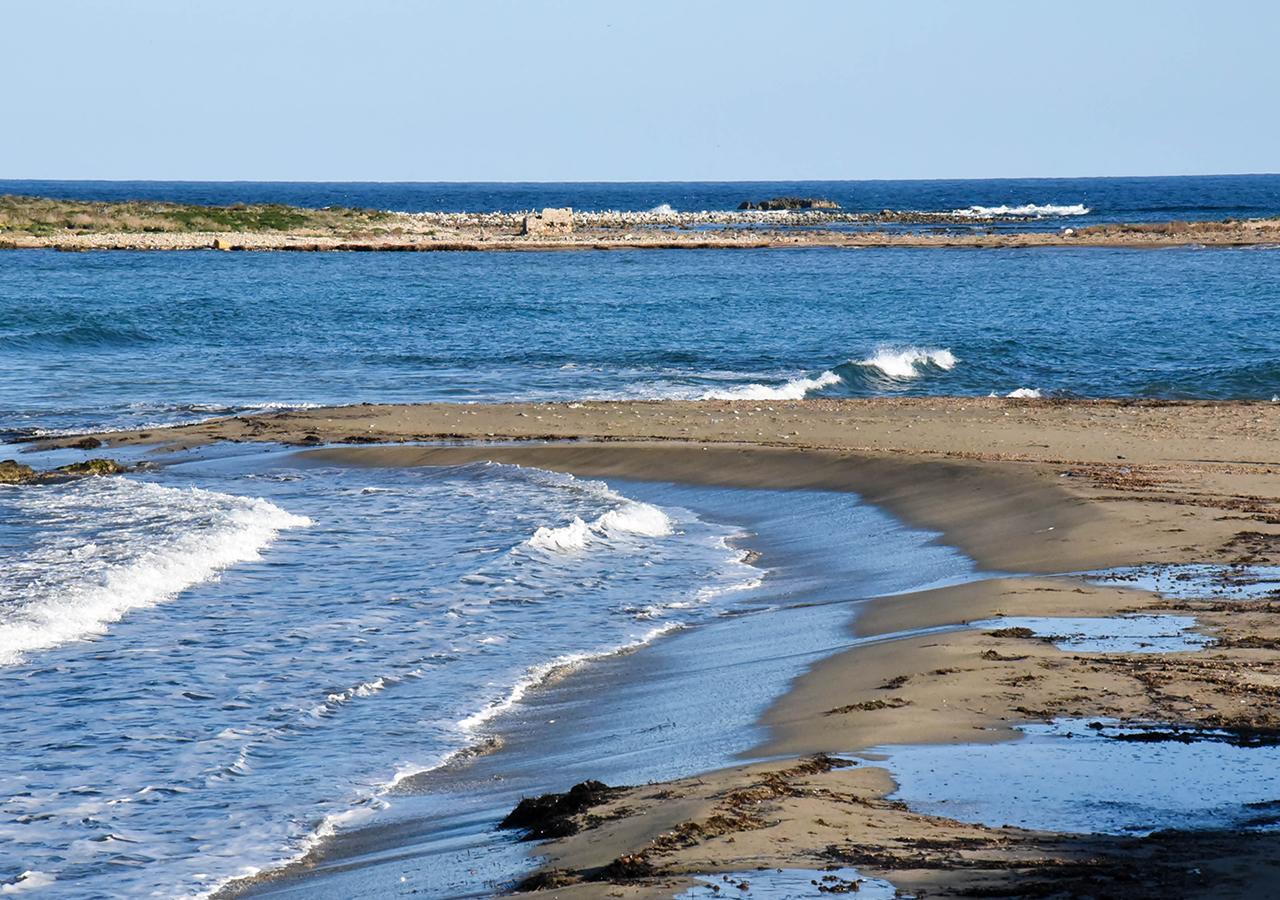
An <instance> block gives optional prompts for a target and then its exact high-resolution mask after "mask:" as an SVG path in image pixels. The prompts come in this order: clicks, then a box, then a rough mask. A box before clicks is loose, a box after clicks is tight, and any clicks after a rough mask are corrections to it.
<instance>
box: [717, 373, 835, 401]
mask: <svg viewBox="0 0 1280 900" xmlns="http://www.w3.org/2000/svg"><path fill="white" fill-rule="evenodd" d="M843 380H844V379H843V378H841V377H840V376H839V375H837V374H836V373H835V372H831V371H826V372H823V373H822V374H821V375H818V376H816V377H813V378H809V377H802V378H793V379H791V380H790V381H788V382H785V383H784V384H776V385H775V384H761V383H753V384H744V385H740V386H738V387H734V388H727V389H724V390H716V391H708V392H707V393H705V394H703V395H702V396H701V398H699V399H702V400H803V399H804V398H805V397H806V396H807V395H808V394H809V392H810V391H818V390H821V389H822V388H825V387H831V386H832V385H836V384H839V383H840V382H842V381H843Z"/></svg>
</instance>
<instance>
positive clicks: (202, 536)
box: [0, 478, 311, 665]
mask: <svg viewBox="0 0 1280 900" xmlns="http://www.w3.org/2000/svg"><path fill="white" fill-rule="evenodd" d="M11 496H12V500H13V503H14V505H15V506H16V507H17V509H18V511H19V513H20V514H21V515H23V516H24V517H30V518H31V520H32V521H37V522H39V521H46V522H52V523H55V529H56V530H52V531H51V533H47V534H45V535H43V536H41V537H40V538H38V539H37V542H36V545H35V547H34V548H33V549H32V550H31V552H29V553H28V554H27V555H26V556H24V557H23V558H22V559H19V560H18V561H17V562H16V563H14V564H12V565H10V566H8V567H7V569H6V571H5V572H3V573H2V574H0V598H2V599H3V600H4V601H5V602H4V603H2V604H0V609H4V610H5V612H4V614H3V616H0V665H14V664H17V663H19V662H21V661H22V660H23V659H24V658H25V657H26V656H27V655H28V654H29V653H31V652H33V651H37V650H46V649H49V648H51V647H56V646H58V645H60V644H65V643H68V642H70V641H74V640H81V639H84V638H88V637H92V636H93V635H99V634H102V633H104V632H105V631H106V629H107V626H108V625H110V624H111V623H112V622H116V621H119V620H120V619H121V618H122V617H124V616H125V615H126V614H127V613H128V612H129V611H130V610H133V609H137V608H140V607H146V606H154V605H155V604H157V603H162V602H164V601H167V600H171V599H173V598H174V597H176V596H177V595H178V594H180V593H181V592H182V591H185V590H187V589H188V588H191V587H194V586H195V585H197V584H200V583H201V582H204V581H209V580H212V579H214V578H216V577H217V576H218V575H219V574H220V573H221V572H222V571H223V570H225V569H227V568H229V567H230V566H233V565H235V564H236V563H240V562H248V561H250V560H255V559H258V558H259V556H260V552H261V551H262V550H263V549H264V548H265V547H266V546H267V545H268V544H270V543H271V542H272V541H274V540H275V538H276V535H277V534H278V533H279V532H280V531H282V530H285V529H289V528H302V527H306V526H308V525H310V524H311V520H310V519H308V518H306V517H305V516H296V515H293V514H292V513H289V512H286V511H285V510H283V509H281V508H280V507H278V506H276V505H275V504H273V503H269V502H267V501H266V500H262V499H257V498H253V497H237V496H233V495H231V494H222V493H218V492H216V491H206V490H201V489H199V488H189V489H186V490H183V489H179V488H171V487H163V486H161V485H157V484H151V483H149V482H140V481H132V480H129V479H126V478H113V479H98V478H93V479H86V480H84V481H79V482H75V483H73V484H70V485H65V486H59V487H57V488H51V489H44V490H40V491H21V492H14V493H13V494H12V495H11ZM140 522H145V523H146V528H145V529H141V528H140V527H139V523H140ZM64 523H65V524H67V526H68V527H67V528H66V530H64V529H63V528H61V527H59V526H62V525H63V524H64ZM156 526H159V527H158V528H157V527H156Z"/></svg>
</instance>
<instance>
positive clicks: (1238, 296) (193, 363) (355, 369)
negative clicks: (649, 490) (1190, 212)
mask: <svg viewBox="0 0 1280 900" xmlns="http://www.w3.org/2000/svg"><path fill="white" fill-rule="evenodd" d="M0 358H2V359H3V366H2V367H0V432H8V433H15V432H17V433H23V432H27V433H30V432H32V431H36V430H45V431H47V430H81V429H91V428H102V427H111V426H137V425H151V424H163V423H171V422H179V421H191V420H194V419H199V418H204V417H208V416H212V415H218V414H225V413H227V412H233V411H238V410H244V409H253V408H262V407H264V406H271V405H290V404H327V403H341V402H358V401H399V402H415V401H427V400H446V401H485V400H508V399H557V400H574V399H582V398H660V397H676V398H695V397H752V398H758V399H768V398H800V397H815V396H874V395H906V394H917V395H920V394H948V395H974V396H986V395H988V394H992V393H995V394H997V395H1001V396H1004V395H1008V394H1011V393H1015V392H1021V394H1022V395H1027V394H1032V395H1034V394H1035V393H1037V392H1038V393H1040V394H1042V395H1045V396H1052V395H1061V396H1081V397H1134V396H1150V397H1217V398H1246V399H1259V400H1269V399H1270V398H1272V397H1273V396H1275V395H1276V394H1278V393H1280V252H1276V251H1274V250H1268V249H1255V250H1201V249H1195V248H1180V249H1173V250H1104V249H1063V250H1052V249H1033V250H1008V251H983V252H977V251H952V250H933V249H930V250H895V249H877V250H831V249H805V250H776V251H746V252H744V251H733V250H730V251H709V250H708V251H696V252H691V251H683V250H675V251H643V252H620V253H600V252H583V253H520V254H501V253H430V254H386V255H381V254H351V255H347V254H341V255H338V254H334V255H330V254H292V253H280V254H225V253H222V254H219V253H214V252H207V253H206V252H188V253H180V254H177V253H150V254H148V253H129V252H104V253H86V254H62V253H53V252H46V251H7V252H4V253H3V254H0Z"/></svg>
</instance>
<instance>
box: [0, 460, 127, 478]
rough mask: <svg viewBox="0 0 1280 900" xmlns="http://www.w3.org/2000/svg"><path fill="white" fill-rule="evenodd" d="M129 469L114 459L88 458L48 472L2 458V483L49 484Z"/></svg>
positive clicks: (112, 473) (0, 472) (113, 473)
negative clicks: (38, 470)
mask: <svg viewBox="0 0 1280 900" xmlns="http://www.w3.org/2000/svg"><path fill="white" fill-rule="evenodd" d="M127 471H129V469H128V467H127V466H123V465H121V464H120V463H118V462H116V461H115V460H114V459H87V460H85V461H84V462H78V463H71V464H70V465H65V466H59V467H58V468H56V469H50V470H49V471H47V472H37V471H36V470H35V469H33V468H31V467H30V466H28V465H24V464H23V463H20V462H18V461H17V460H16V459H6V460H0V484H48V483H51V482H59V481H67V480H68V479H71V478H83V477H84V476H86V475H119V474H120V473H121V472H127Z"/></svg>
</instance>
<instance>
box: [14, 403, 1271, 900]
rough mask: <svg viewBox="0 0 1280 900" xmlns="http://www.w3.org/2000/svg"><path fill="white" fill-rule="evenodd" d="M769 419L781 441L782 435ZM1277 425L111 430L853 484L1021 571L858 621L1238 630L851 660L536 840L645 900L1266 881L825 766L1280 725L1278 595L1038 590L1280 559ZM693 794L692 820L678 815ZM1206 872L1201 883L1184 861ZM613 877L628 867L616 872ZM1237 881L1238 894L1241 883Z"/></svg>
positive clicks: (401, 416) (474, 417)
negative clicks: (1162, 567) (1034, 742)
mask: <svg viewBox="0 0 1280 900" xmlns="http://www.w3.org/2000/svg"><path fill="white" fill-rule="evenodd" d="M539 416H541V417H542V418H541V419H539V418H538V417H539ZM762 420H768V421H769V426H768V427H769V428H770V430H771V433H772V434H773V435H776V436H775V437H772V438H769V437H768V436H767V435H765V434H762V433H760V432H761V431H762V429H759V428H757V427H756V426H757V425H759V424H763V422H762ZM1278 437H1280V409H1278V408H1277V406H1276V405H1274V404H1268V403H1249V402H1239V403H1209V402H1188V403H1124V402H1115V401H1095V402H1080V401H1073V402H1065V401H1014V400H988V399H985V398H982V399H959V398H921V399H914V400H910V401H904V400H892V401H887V400H871V401H788V402H780V401H732V402H730V401H706V402H684V403H676V402H652V403H612V404H605V403H590V404H503V405H493V406H478V407H471V408H460V407H449V406H448V405H446V404H436V405H425V406H421V407H403V406H401V407H393V406H377V407H373V406H370V407H361V406H357V407H342V408H332V409H319V410H305V411H298V412H289V413H278V414H275V415H272V416H255V417H244V418H242V419H233V420H222V421H220V422H216V423H204V424H201V425H196V426H182V427H179V428H175V429H166V430H164V431H154V432H149V433H145V436H144V433H132V434H130V433H123V434H117V435H101V436H98V439H104V440H106V441H107V442H108V445H110V444H112V443H117V444H119V443H144V444H145V443H163V444H168V445H171V446H175V447H178V446H185V445H196V444H200V443H207V442H209V441H216V440H248V441H254V440H261V441H285V442H290V443H294V444H297V445H301V446H306V445H308V444H312V443H316V444H320V443H330V442H344V441H345V442H349V443H352V444H371V443H384V442H385V443H394V442H402V441H429V440H435V441H440V440H451V441H470V442H477V441H491V442H497V441H518V442H519V443H514V444H512V443H507V444H497V443H490V444H479V443H471V444H466V445H461V446H452V447H442V446H412V445H405V446H350V447H337V448H322V449H314V450H310V451H308V452H307V453H306V454H304V458H309V459H313V460H315V461H317V462H325V463H342V464H347V465H351V464H355V465H377V466H387V465H389V466H404V465H431V464H445V463H446V462H462V461H468V460H474V459H481V458H483V459H495V460H497V461H504V462H521V463H523V464H527V465H536V466H539V467H544V468H551V469H558V470H560V471H571V472H574V473H575V474H580V475H584V476H592V477H604V478H608V477H611V476H612V477H630V478H633V479H639V480H661V481H678V482H687V483H695V484H696V483H703V484H722V485H732V486H737V487H751V486H756V487H770V488H783V489H786V488H793V489H794V488H803V487H823V488H825V489H840V486H842V487H843V489H844V490H846V491H851V492H853V493H857V494H858V495H859V496H861V497H863V499H865V500H866V501H867V502H869V503H872V504H874V505H877V506H880V507H882V508H884V509H887V510H889V511H890V512H891V513H893V515H895V516H897V517H899V518H900V519H902V520H904V521H906V522H907V523H908V524H910V525H914V526H916V527H923V528H928V529H931V530H935V531H940V532H942V534H943V537H942V540H943V541H944V542H946V543H948V544H952V545H954V546H959V547H960V548H961V549H963V550H964V551H965V552H966V553H968V554H969V555H970V556H971V557H973V558H974V559H975V560H977V561H978V562H979V564H981V565H983V566H984V567H985V568H987V569H998V570H1003V571H1006V572H1013V573H1021V574H1019V575H1016V576H1015V577H1010V578H1003V579H994V580H985V581H980V582H973V583H969V584H965V585H960V586H957V587H950V588H942V589H938V590H934V591H924V592H921V593H917V594H911V595H906V596H893V597H888V598H882V599H879V600H875V601H872V602H871V603H870V605H869V606H867V607H866V608H865V609H864V610H863V611H862V613H861V614H860V615H859V616H858V617H857V619H856V620H855V622H854V624H853V627H852V632H853V635H854V636H861V637H865V636H870V635H885V636H891V635H894V634H899V633H903V632H909V631H910V630H911V629H919V628H922V627H928V626H935V625H943V624H956V625H960V624H963V623H964V622H967V621H972V620H974V619H987V618H991V617H993V616H995V615H1000V614H1004V615H1041V616H1063V615H1090V616H1112V615H1115V614H1117V613H1120V612H1128V611H1146V612H1156V611H1160V612H1169V611H1178V612H1181V613H1185V614H1189V615H1194V616H1195V618H1196V619H1197V621H1198V623H1199V625H1198V627H1199V628H1200V629H1201V630H1203V631H1205V632H1206V633H1208V634H1211V635H1212V636H1214V637H1215V638H1216V639H1217V641H1218V643H1217V644H1216V645H1214V646H1213V647H1210V648H1207V649H1205V650H1201V651H1198V652H1195V653H1190V654H1170V655H1163V654H1153V655H1150V656H1144V657H1136V656H1133V655H1126V654H1122V653H1101V654H1100V653H1083V654H1082V653H1073V652H1069V651H1065V650H1060V649H1058V648H1056V647H1054V646H1053V645H1052V644H1050V643H1046V642H1045V641H1043V640H1040V639H1037V638H1035V637H1033V636H1027V635H1024V634H1021V633H1016V634H1008V635H1005V634H1000V633H998V630H994V631H993V630H987V631H982V630H977V629H971V628H957V629H955V630H948V631H944V632H939V633H929V634H924V635H916V636H903V637H899V638H897V639H892V640H885V641H881V642H876V643H872V644H869V645H867V646H862V647H855V648H853V649H850V650H847V651H844V652H842V653H839V654H837V655H835V656H831V657H829V658H827V659H826V660H824V661H822V662H819V663H817V664H816V665H814V666H813V667H812V668H811V669H810V670H809V672H808V674H806V675H802V676H801V677H800V678H799V679H798V680H797V681H796V682H795V683H794V684H793V685H792V686H791V689H790V690H789V691H788V692H787V693H786V694H785V695H784V696H783V697H781V698H780V699H778V700H777V701H776V702H775V703H774V704H773V706H772V707H771V708H770V709H769V710H768V712H767V713H766V714H765V717H764V720H763V721H764V723H765V724H766V725H768V726H769V729H770V739H769V741H768V742H766V744H765V745H763V747H761V748H758V750H759V752H760V753H762V754H768V755H782V756H783V757H784V758H783V759H782V760H780V761H777V762H769V763H754V764H749V765H745V766H739V767H733V768H730V769H727V770H722V771H718V772H713V773H706V774H704V775H702V776H700V777H697V778H688V779H680V780H678V781H676V782H672V783H668V784H666V785H664V786H662V787H661V789H660V790H656V791H655V789H654V788H635V789H630V790H628V791H627V792H626V793H625V794H624V795H622V796H621V797H620V798H617V799H613V800H610V801H609V802H608V803H607V804H605V805H604V806H601V807H599V808H597V809H595V810H592V817H591V820H590V821H586V822H583V823H582V824H583V825H584V826H585V827H584V828H583V830H581V831H580V832H579V833H578V834H576V835H573V836H570V837H567V838H562V839H559V840H558V841H555V842H552V843H551V844H547V845H542V846H538V847H536V848H535V852H538V853H540V854H545V855H546V856H548V857H549V860H550V862H549V864H548V868H547V869H546V870H544V874H543V876H542V878H543V881H542V882H541V883H542V884H544V885H545V886H547V887H553V886H554V887H557V895H558V896H566V897H576V896H583V897H597V896H606V895H610V896H614V895H617V893H618V892H621V894H622V895H623V896H646V895H652V892H653V891H654V890H656V889H658V888H659V886H660V885H664V884H668V883H670V882H671V879H679V878H684V877H687V876H688V875H690V874H692V873H698V872H709V871H743V870H750V869H753V868H755V867H756V866H757V865H768V866H774V865H779V866H782V865H789V866H797V867H805V868H813V867H821V865H826V864H830V863H832V862H837V861H838V862H842V863H844V864H849V865H856V866H858V867H859V868H860V869H861V870H862V871H864V874H868V875H875V876H877V877H883V878H886V879H888V880H889V881H891V882H893V883H894V884H896V885H898V886H899V887H902V888H904V889H909V890H929V891H943V892H960V893H963V892H965V891H976V890H992V889H997V888H998V889H1001V890H1005V891H1009V890H1015V891H1027V892H1030V891H1031V890H1032V889H1033V888H1035V889H1039V888H1043V887H1044V886H1046V885H1049V886H1056V887H1058V888H1059V889H1061V890H1072V889H1078V890H1083V889H1084V888H1085V887H1086V886H1089V885H1094V886H1096V885H1097V884H1098V883H1099V881H1098V879H1103V883H1106V884H1110V885H1112V887H1113V888H1115V889H1121V888H1119V887H1117V886H1118V885H1123V888H1122V889H1123V890H1126V891H1128V892H1130V893H1133V894H1134V896H1157V895H1159V894H1158V892H1159V891H1166V892H1167V891H1168V890H1170V889H1173V886H1176V888H1177V889H1179V890H1181V891H1182V892H1184V893H1186V894H1194V893H1197V892H1198V893H1202V894H1206V895H1209V894H1213V895H1216V896H1225V895H1232V896H1235V895H1247V890H1245V887H1243V886H1241V884H1240V883H1239V879H1241V878H1249V877H1253V878H1255V879H1262V881H1257V880H1255V881H1254V882H1253V883H1254V884H1255V885H1256V884H1259V883H1262V884H1265V883H1266V882H1265V879H1266V878H1267V877H1270V875H1271V874H1273V871H1272V869H1271V868H1270V867H1271V866H1272V863H1271V862H1270V859H1271V858H1273V857H1274V850H1275V849H1276V844H1277V838H1276V837H1275V836H1274V835H1266V834H1259V835H1245V834H1244V833H1242V832H1234V831H1233V832H1205V833H1201V834H1194V833H1185V832H1177V833H1172V834H1163V835H1156V836H1153V837H1150V838H1136V837H1123V838H1122V837H1105V836H1094V837H1089V838H1086V837H1081V836H1076V835H1070V834H1056V833H1046V832H1035V831H1031V830H1027V829H991V828H987V827H984V826H980V825H966V824H962V823H957V822H955V821H951V820H947V819H940V818H938V817H936V816H930V815H924V814H920V813H915V812H912V811H910V810H909V809H905V808H903V807H902V804H899V803H897V802H896V801H894V800H892V799H890V793H891V791H892V789H893V784H892V782H891V781H889V780H888V776H887V775H886V774H885V770H884V769H883V768H881V767H878V766H877V765H876V760H875V759H868V758H863V759H862V760H860V761H859V762H858V764H857V765H855V766H852V767H849V766H844V765H832V764H829V763H826V762H822V760H823V759H826V757H824V756H821V754H828V753H840V754H842V755H844V754H850V753H858V752H860V751H862V752H865V751H867V750H869V749H872V748H880V747H883V746H884V745H886V744H915V743H929V742H939V741H942V742H956V741H962V742H963V741H974V740H979V741H981V740H995V739H1001V738H1005V737H1009V736H1013V732H1012V729H1013V728H1014V727H1015V726H1016V725H1018V724H1020V723H1024V722H1035V721H1046V720H1048V721H1052V720H1054V719H1056V718H1060V717H1068V716H1070V717H1077V716H1078V717H1083V718H1088V717H1099V716H1115V717H1118V718H1121V719H1129V720H1146V721H1160V722H1170V723H1173V724H1178V725H1185V726H1188V727H1214V728H1226V729H1235V730H1236V731H1238V732H1239V733H1242V734H1243V733H1246V732H1250V733H1254V734H1260V735H1261V734H1266V735H1274V734H1280V716H1278V715H1277V712H1276V710H1275V705H1274V698H1275V697H1276V696H1280V630H1278V628H1277V621H1276V618H1275V612H1276V606H1277V605H1276V604H1275V603H1267V602H1265V601H1261V602H1253V603H1252V604H1241V603H1230V602H1218V601H1215V602H1202V601H1179V600H1170V599H1164V598H1161V597H1159V596H1157V595H1154V594H1151V593H1148V592H1144V591H1140V590H1134V589H1131V588H1121V587H1101V586H1096V585H1091V584H1089V583H1087V582H1084V581H1082V580H1081V579H1079V578H1078V577H1069V576H1068V577H1062V576H1060V577H1035V576H1032V577H1028V575H1029V574H1030V573H1039V575H1040V576H1052V575H1053V574H1054V573H1059V572H1072V571H1077V572H1078V571H1081V570H1086V569H1098V568H1108V567H1111V566H1117V565H1125V564H1150V563H1160V564H1179V563H1214V564H1219V565H1226V566H1229V565H1239V564H1245V563H1248V564H1275V563H1277V562H1280V527H1278V526H1280V504H1278V503H1277V500H1278V498H1280V460H1277V459H1275V458H1274V449H1275V447H1276V446H1280V440H1278ZM78 439H80V440H83V437H80V438H78ZM74 440H76V439H64V440H63V441H62V442H61V443H59V441H57V440H54V441H48V440H46V441H42V442H40V445H41V446H59V445H61V446H67V445H70V444H71V443H73V442H74ZM549 441H555V443H549ZM885 685H894V687H892V688H890V689H889V690H886V689H885ZM1242 700H1244V701H1248V702H1242ZM877 752H881V751H877ZM815 754H817V755H818V756H815ZM805 759H815V760H817V761H814V762H805ZM568 787H569V785H568V784H564V785H561V786H559V788H558V789H561V790H563V789H567V788H568ZM673 797H676V798H679V801H678V808H679V809H680V811H681V816H680V817H679V821H672V817H671V816H670V815H668V814H665V813H664V809H669V808H671V806H672V804H673V803H675V801H673V800H672V799H671V798H673ZM1233 843H1234V844H1238V845H1239V846H1238V847H1236V848H1235V849H1231V848H1230V847H1229V846H1228V845H1232V844H1233ZM623 859H630V860H634V861H637V862H636V864H635V865H634V866H633V867H632V868H631V869H629V870H627V873H622V870H621V869H619V868H618V867H617V866H616V865H615V866H614V867H613V868H610V866H611V864H614V863H616V862H617V861H619V860H623ZM640 862H643V865H640ZM1193 864H1194V865H1195V867H1197V868H1199V869H1201V871H1202V872H1203V873H1204V875H1203V877H1201V876H1197V877H1196V878H1191V877H1190V876H1188V875H1187V869H1188V868H1189V866H1191V865H1193ZM602 875H603V876H610V877H612V876H616V877H614V878H613V880H612V881H610V880H607V879H606V880H605V881H593V880H591V879H595V878H600V877H601V876H602ZM1135 875H1137V876H1140V877H1141V878H1142V879H1145V880H1143V881H1141V883H1140V884H1139V885H1137V886H1136V887H1135V886H1134V885H1132V884H1130V883H1129V882H1128V881H1126V880H1125V879H1126V878H1128V879H1129V881H1132V879H1133V877H1134V876H1135ZM1228 875H1233V876H1234V877H1235V878H1236V879H1237V881H1235V882H1223V881H1221V880H1220V879H1221V878H1225V877H1227V876H1228ZM1108 879H1110V881H1108ZM1179 879H1180V880H1179ZM1215 879H1218V880H1215ZM1228 883H1229V884H1231V889H1230V890H1229V891H1226V892H1225V893H1223V892H1222V888H1223V885H1224V884H1228ZM1144 887H1145V891H1146V892H1145V893H1144ZM1215 891H1217V893H1216V894H1215V893H1214V892H1215Z"/></svg>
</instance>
